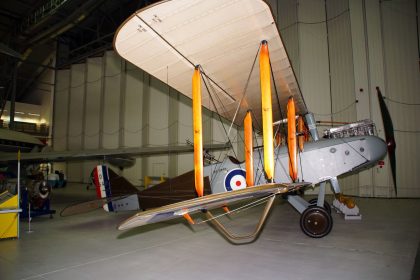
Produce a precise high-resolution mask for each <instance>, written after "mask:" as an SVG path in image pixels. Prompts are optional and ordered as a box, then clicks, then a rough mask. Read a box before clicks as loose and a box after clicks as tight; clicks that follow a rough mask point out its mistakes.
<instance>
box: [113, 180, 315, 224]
mask: <svg viewBox="0 0 420 280" xmlns="http://www.w3.org/2000/svg"><path fill="white" fill-rule="evenodd" d="M309 185H311V183H306V182H301V183H291V184H276V183H270V184H265V185H259V186H255V187H249V188H246V189H242V190H237V191H231V192H224V193H216V194H210V195H206V196H203V197H198V198H194V199H190V200H186V201H182V202H178V203H174V204H170V205H166V206H163V207H159V208H156V209H152V210H148V211H144V212H139V213H137V214H135V215H134V216H132V217H130V218H129V219H127V220H125V221H124V222H122V223H121V224H120V225H119V226H118V229H119V230H126V229H130V228H134V227H138V226H143V225H147V224H152V223H158V222H162V221H167V220H170V219H174V218H179V217H182V216H183V215H185V214H190V213H194V212H197V211H206V210H210V209H213V208H217V207H221V206H225V205H227V204H229V203H232V202H236V201H240V200H244V199H249V198H259V197H264V196H268V195H276V194H281V193H288V192H291V191H295V190H298V189H301V188H303V187H306V186H309Z"/></svg>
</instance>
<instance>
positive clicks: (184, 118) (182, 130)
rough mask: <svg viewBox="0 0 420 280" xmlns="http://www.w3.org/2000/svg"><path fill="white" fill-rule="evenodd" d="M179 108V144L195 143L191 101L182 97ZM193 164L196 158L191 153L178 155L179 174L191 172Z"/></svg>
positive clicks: (180, 97)
mask: <svg viewBox="0 0 420 280" xmlns="http://www.w3.org/2000/svg"><path fill="white" fill-rule="evenodd" d="M178 106H179V111H178V114H179V115H178V121H179V123H178V142H179V143H180V144H185V142H186V140H187V139H189V140H190V141H193V128H192V106H191V99H189V98H187V97H185V96H183V95H180V96H179V103H178ZM193 162H194V156H193V154H191V153H190V154H180V155H178V174H183V173H185V172H188V171H191V170H192V169H193V168H194V164H193Z"/></svg>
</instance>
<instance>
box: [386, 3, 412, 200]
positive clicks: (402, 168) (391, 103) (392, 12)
mask: <svg viewBox="0 0 420 280" xmlns="http://www.w3.org/2000/svg"><path fill="white" fill-rule="evenodd" d="M380 9H381V19H382V32H383V33H382V35H383V49H384V60H385V62H384V68H385V75H386V79H385V83H386V90H385V95H386V97H387V98H389V100H388V101H387V105H388V109H389V110H390V114H391V116H392V119H393V125H394V129H395V130H396V135H395V140H396V145H397V148H396V158H397V188H398V196H401V197H413V196H414V197H420V186H419V184H418V182H419V180H420V173H419V172H418V167H417V160H418V158H419V157H420V148H419V145H418V143H419V142H420V133H419V126H418V121H417V120H419V119H420V106H418V105H408V104H420V95H419V92H420V75H419V50H418V41H417V38H418V37H417V36H416V33H417V22H416V13H415V11H416V1H415V0H409V1H390V2H381V7H380Z"/></svg>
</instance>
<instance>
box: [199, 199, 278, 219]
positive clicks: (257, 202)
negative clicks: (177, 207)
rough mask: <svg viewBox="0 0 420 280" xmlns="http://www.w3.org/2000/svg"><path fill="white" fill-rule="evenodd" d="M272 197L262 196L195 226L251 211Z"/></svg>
mask: <svg viewBox="0 0 420 280" xmlns="http://www.w3.org/2000/svg"><path fill="white" fill-rule="evenodd" d="M273 196H275V194H270V195H268V196H264V197H263V198H260V199H257V200H254V201H252V202H250V203H247V204H245V205H242V206H240V207H238V208H235V209H233V210H230V211H229V212H227V213H222V214H219V215H216V216H214V217H213V218H211V219H205V220H203V221H200V222H198V223H196V224H197V225H199V224H203V223H207V222H209V221H212V220H215V219H218V218H221V217H223V216H226V215H229V214H232V213H235V214H237V213H240V212H242V211H245V210H248V209H251V208H253V207H256V206H258V205H261V204H263V203H265V202H266V201H267V200H268V199H270V198H271V197H273Z"/></svg>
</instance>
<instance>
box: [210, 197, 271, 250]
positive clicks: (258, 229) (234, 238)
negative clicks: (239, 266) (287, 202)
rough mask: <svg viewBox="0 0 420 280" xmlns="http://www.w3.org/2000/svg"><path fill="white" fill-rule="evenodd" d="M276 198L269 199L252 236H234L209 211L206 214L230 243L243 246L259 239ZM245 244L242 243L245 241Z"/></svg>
mask: <svg viewBox="0 0 420 280" xmlns="http://www.w3.org/2000/svg"><path fill="white" fill-rule="evenodd" d="M275 198H276V196H275V195H272V196H271V197H269V198H268V200H267V203H266V205H265V208H264V211H263V213H262V215H261V218H260V220H259V222H258V224H257V226H256V228H255V230H254V232H252V233H250V234H245V235H236V234H233V233H231V232H229V231H228V230H227V229H226V227H225V226H224V225H223V224H222V223H220V222H219V221H218V220H217V217H215V216H213V214H212V213H211V212H210V211H209V210H207V211H205V214H206V216H207V219H208V220H209V221H210V222H211V223H212V224H213V225H214V226H215V227H216V228H217V229H218V230H219V231H220V233H222V234H223V236H224V237H225V238H226V239H227V240H229V242H232V243H234V244H243V243H250V242H253V241H254V240H255V238H257V237H258V235H259V233H260V232H261V229H262V226H263V225H264V222H265V220H266V219H267V216H268V213H269V212H270V209H271V207H272V206H273V202H274V199H275ZM243 240H245V241H244V242H240V241H243Z"/></svg>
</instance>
